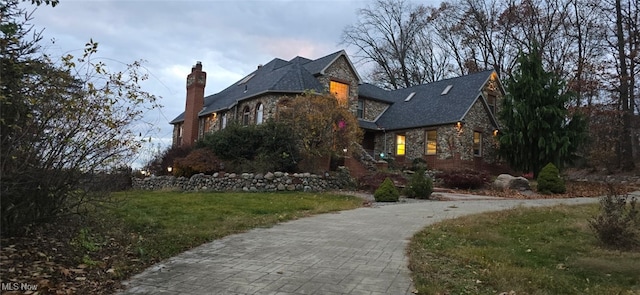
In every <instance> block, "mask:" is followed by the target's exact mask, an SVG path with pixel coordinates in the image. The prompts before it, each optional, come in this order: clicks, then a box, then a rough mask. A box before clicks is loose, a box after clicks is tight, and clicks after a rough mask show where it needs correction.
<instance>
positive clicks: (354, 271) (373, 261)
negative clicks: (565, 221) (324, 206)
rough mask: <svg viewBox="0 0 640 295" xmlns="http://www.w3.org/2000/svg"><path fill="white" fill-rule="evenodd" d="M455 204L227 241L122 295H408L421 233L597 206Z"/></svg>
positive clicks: (355, 216) (384, 211) (390, 208)
mask: <svg viewBox="0 0 640 295" xmlns="http://www.w3.org/2000/svg"><path fill="white" fill-rule="evenodd" d="M454 199H455V200H454V201H419V202H416V201H414V202H410V203H404V204H392V205H382V206H374V207H367V208H359V209H355V210H350V211H342V212H339V213H334V214H324V215H318V216H313V217H309V218H303V219H299V220H294V221H290V222H286V223H283V224H279V225H276V226H274V227H272V228H260V229H254V230H251V231H249V232H246V233H242V234H236V235H232V236H228V237H226V238H223V239H220V240H216V241H213V242H211V243H207V244H204V245H202V246H199V247H197V248H194V249H192V250H189V251H187V252H184V253H182V254H180V255H178V256H175V257H172V258H170V259H168V260H166V261H164V262H162V263H159V264H157V265H154V266H152V267H150V268H148V269H147V270H145V271H144V272H143V273H141V274H139V275H136V276H135V277H133V278H132V279H131V280H130V281H128V282H127V283H126V285H127V289H126V290H125V291H124V292H123V293H122V294H372V295H373V294H411V291H412V290H413V285H412V282H411V280H410V272H409V270H408V269H407V258H406V256H405V248H406V246H407V243H408V241H409V239H410V238H411V237H412V236H413V234H414V233H416V232H417V231H419V230H420V229H422V228H423V227H425V226H427V225H430V224H433V223H436V222H439V221H442V220H444V219H449V218H456V217H459V216H463V215H469V214H474V213H482V212H489V211H498V210H504V209H509V208H514V207H518V206H525V207H537V206H551V205H557V204H569V205H573V204H585V203H594V202H597V201H598V199H596V198H579V199H546V200H506V199H495V198H493V199H492V198H490V197H484V198H482V197H480V198H475V197H466V196H464V195H458V196H457V197H456V196H454Z"/></svg>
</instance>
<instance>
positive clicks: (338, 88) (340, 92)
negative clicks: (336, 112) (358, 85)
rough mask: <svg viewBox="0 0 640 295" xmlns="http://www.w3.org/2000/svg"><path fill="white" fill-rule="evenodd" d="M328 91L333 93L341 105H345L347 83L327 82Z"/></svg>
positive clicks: (347, 93) (347, 96) (347, 91)
mask: <svg viewBox="0 0 640 295" xmlns="http://www.w3.org/2000/svg"><path fill="white" fill-rule="evenodd" d="M329 92H331V94H333V95H334V96H335V97H336V98H337V99H338V103H340V104H341V105H347V101H348V100H349V85H348V84H345V83H340V82H336V81H330V82H329Z"/></svg>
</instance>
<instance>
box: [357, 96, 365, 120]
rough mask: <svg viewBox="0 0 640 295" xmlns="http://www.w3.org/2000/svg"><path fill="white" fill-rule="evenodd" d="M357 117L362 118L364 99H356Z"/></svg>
mask: <svg viewBox="0 0 640 295" xmlns="http://www.w3.org/2000/svg"><path fill="white" fill-rule="evenodd" d="M357 112H358V113H357V115H358V119H362V118H364V100H362V99H358V110H357Z"/></svg>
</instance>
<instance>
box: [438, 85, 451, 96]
mask: <svg viewBox="0 0 640 295" xmlns="http://www.w3.org/2000/svg"><path fill="white" fill-rule="evenodd" d="M451 88H453V85H447V87H446V88H445V89H444V90H443V91H442V93H440V95H447V93H449V91H451Z"/></svg>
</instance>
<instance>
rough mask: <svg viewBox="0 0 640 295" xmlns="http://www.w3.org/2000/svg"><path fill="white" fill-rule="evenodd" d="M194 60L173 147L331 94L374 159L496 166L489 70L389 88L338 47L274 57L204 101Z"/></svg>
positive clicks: (497, 92) (498, 91)
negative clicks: (366, 79) (353, 119)
mask: <svg viewBox="0 0 640 295" xmlns="http://www.w3.org/2000/svg"><path fill="white" fill-rule="evenodd" d="M205 86H206V73H205V72H203V71H202V64H201V63H200V62H198V63H197V64H196V65H195V66H194V67H193V68H192V70H191V73H190V74H189V75H188V76H187V97H186V106H185V112H184V113H182V114H180V115H179V116H178V117H176V118H175V119H173V120H172V121H171V122H170V123H171V124H173V126H174V132H173V145H174V146H191V145H193V143H194V142H195V141H197V140H198V139H199V138H202V137H203V136H204V134H205V133H207V132H215V131H216V130H221V129H223V128H225V127H226V126H227V124H229V123H230V122H237V123H240V124H244V125H248V124H261V123H262V122H264V121H265V120H268V119H271V118H274V119H277V117H278V111H279V110H281V109H282V108H284V107H286V105H287V101H288V99H289V98H291V97H294V96H296V95H299V94H302V93H304V92H306V91H315V92H318V93H331V94H333V95H334V96H335V97H336V99H338V100H339V101H340V103H343V104H344V105H346V106H348V107H349V109H350V110H351V111H352V113H353V114H354V116H357V118H358V120H359V123H360V127H361V128H362V129H363V130H364V131H365V132H364V139H363V142H362V146H363V147H364V149H365V150H367V152H369V154H371V155H372V156H373V157H375V158H376V159H394V160H395V161H396V162H399V163H405V164H410V163H411V161H413V160H414V159H416V158H422V159H424V160H425V161H426V162H427V163H428V167H432V168H436V169H458V168H477V169H488V168H491V166H492V165H495V164H496V163H497V155H496V152H495V140H494V135H495V134H496V132H497V130H498V123H497V120H496V118H495V114H496V112H497V108H499V101H500V99H501V98H502V96H503V95H504V89H503V87H502V85H501V83H500V80H499V79H498V76H497V74H496V73H495V72H494V71H484V72H479V73H474V74H470V75H466V76H462V77H458V78H452V79H447V80H442V81H438V82H433V83H429V84H424V85H419V86H414V87H410V88H405V89H399V90H394V91H389V90H384V89H381V88H378V87H376V86H374V85H372V84H367V83H363V81H362V79H361V78H360V75H359V74H358V72H357V70H356V68H355V67H354V66H353V63H352V62H351V60H350V59H349V57H348V55H347V54H346V52H345V51H344V50H342V51H338V52H335V53H332V54H329V55H327V56H324V57H321V58H318V59H316V60H311V59H307V58H304V57H299V56H298V57H295V58H293V59H291V60H289V61H285V60H282V59H279V58H275V59H273V60H271V61H270V62H268V63H266V64H265V65H259V66H258V67H257V68H256V70H255V71H253V72H252V73H249V74H248V75H247V76H245V77H243V78H242V79H240V80H239V81H237V82H235V83H233V84H232V85H230V86H229V87H227V88H226V89H224V90H222V91H220V92H218V93H216V94H213V95H209V96H206V97H205V96H204V88H205Z"/></svg>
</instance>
